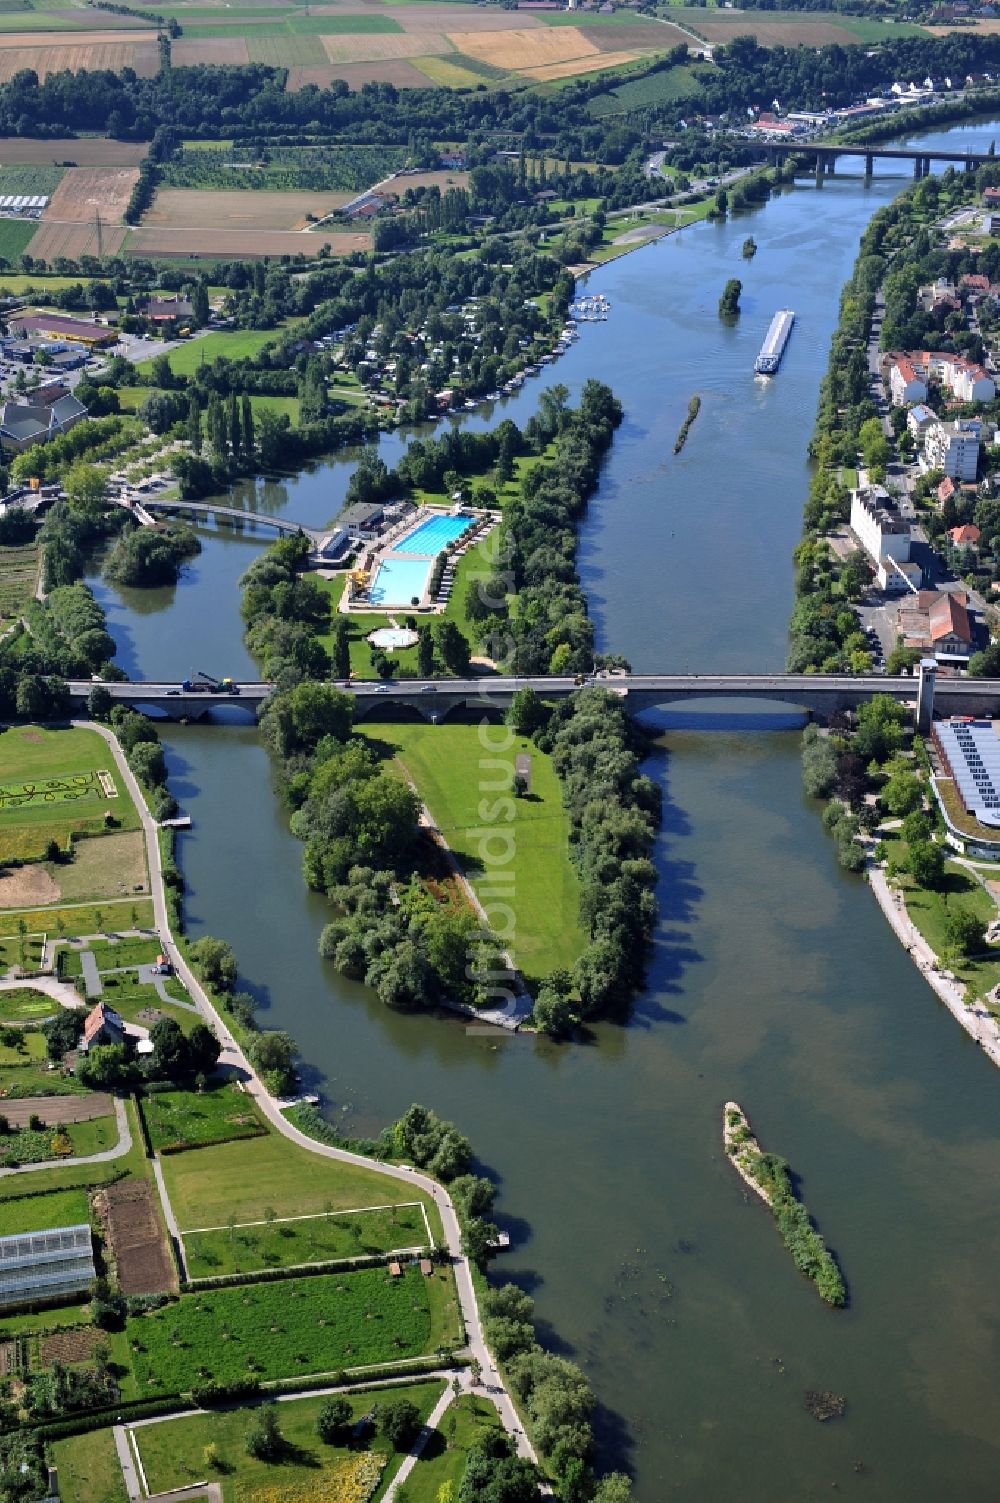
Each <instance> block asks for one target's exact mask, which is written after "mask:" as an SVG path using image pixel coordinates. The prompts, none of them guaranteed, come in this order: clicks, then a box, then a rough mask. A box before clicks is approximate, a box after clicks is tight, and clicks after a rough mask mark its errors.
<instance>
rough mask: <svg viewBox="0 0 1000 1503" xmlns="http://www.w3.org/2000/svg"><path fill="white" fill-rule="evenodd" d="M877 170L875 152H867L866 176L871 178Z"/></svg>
mask: <svg viewBox="0 0 1000 1503" xmlns="http://www.w3.org/2000/svg"><path fill="white" fill-rule="evenodd" d="M874 170H875V156H874V153H873V152H870V151H866V152H865V177H866V178H870V177H871V175H872V173H873V172H874Z"/></svg>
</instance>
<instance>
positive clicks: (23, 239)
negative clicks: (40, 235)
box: [0, 190, 38, 261]
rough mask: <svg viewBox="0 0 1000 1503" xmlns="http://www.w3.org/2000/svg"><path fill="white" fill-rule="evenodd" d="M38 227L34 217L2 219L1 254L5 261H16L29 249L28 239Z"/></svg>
mask: <svg viewBox="0 0 1000 1503" xmlns="http://www.w3.org/2000/svg"><path fill="white" fill-rule="evenodd" d="M3 191H6V190H3ZM37 229H38V224H37V222H36V221H35V220H33V219H0V256H3V258H4V260H5V261H16V260H17V258H18V257H19V256H21V255H23V254H24V252H25V251H26V250H27V248H28V241H29V240H30V239H31V238H32V236H33V235H34V234H35V231H36V230H37Z"/></svg>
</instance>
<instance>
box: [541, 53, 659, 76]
mask: <svg viewBox="0 0 1000 1503" xmlns="http://www.w3.org/2000/svg"><path fill="white" fill-rule="evenodd" d="M641 56H642V54H641V53H640V52H595V53H594V54H593V55H592V56H591V57H571V58H568V59H567V60H566V62H564V63H546V64H545V65H544V67H541V68H522V69H521V70H520V72H521V77H522V78H536V79H538V80H539V82H542V83H545V82H547V81H548V80H549V79H553V78H576V77H577V75H578V74H582V73H597V72H599V71H600V69H601V68H619V67H621V66H622V64H623V63H634V62H635V61H636V60H637V59H638V58H640V57H641Z"/></svg>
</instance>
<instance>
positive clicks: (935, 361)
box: [889, 277, 996, 407]
mask: <svg viewBox="0 0 1000 1503" xmlns="http://www.w3.org/2000/svg"><path fill="white" fill-rule="evenodd" d="M982 281H983V282H984V283H985V286H986V288H987V289H988V288H989V283H988V282H987V281H986V278H985V277H983V278H982ZM932 380H933V381H939V382H940V383H941V385H942V386H943V387H945V388H946V389H947V390H948V391H950V392H951V394H952V396H953V397H957V398H958V400H959V401H960V402H992V400H993V398H994V397H995V396H996V383H995V382H994V380H993V377H992V376H990V375H989V374H988V373H987V372H986V371H985V370H984V369H983V367H982V366H981V365H977V364H976V362H975V361H973V360H966V358H965V356H964V355H954V354H952V353H951V352H950V351H943V352H940V353H938V352H930V351H928V350H911V351H910V352H909V353H908V354H905V355H893V356H891V357H890V368H889V387H890V390H891V392H892V400H893V402H894V403H895V404H896V406H897V407H902V406H904V405H905V404H906V403H908V402H923V401H925V400H926V398H927V384H928V382H929V381H932ZM908 393H912V395H909V394H908Z"/></svg>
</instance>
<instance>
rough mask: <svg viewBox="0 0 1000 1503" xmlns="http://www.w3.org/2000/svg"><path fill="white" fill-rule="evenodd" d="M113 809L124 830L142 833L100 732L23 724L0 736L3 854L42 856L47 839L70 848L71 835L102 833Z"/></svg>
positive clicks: (0, 825) (0, 820)
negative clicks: (106, 818) (106, 817)
mask: <svg viewBox="0 0 1000 1503" xmlns="http://www.w3.org/2000/svg"><path fill="white" fill-rule="evenodd" d="M112 789H113V790H114V791H113V793H112V792H111V791H110V790H112ZM109 809H110V811H111V812H112V814H113V816H114V818H115V820H116V821H117V824H118V827H119V828H124V829H130V830H134V829H137V828H138V824H139V820H138V815H137V814H136V811H135V806H134V804H133V803H132V800H131V798H130V797H129V793H128V790H127V789H126V788H125V787H124V786H123V784H122V779H121V774H120V773H119V772H118V770H117V768H116V767H115V765H114V760H113V758H112V756H111V753H110V751H109V749H108V746H107V743H106V742H105V741H104V740H103V739H102V738H101V737H100V736H98V735H97V733H96V732H95V731H87V730H78V729H76V728H72V729H66V730H46V729H43V728H42V727H41V726H21V725H18V726H11V727H9V728H8V729H7V730H5V731H3V732H2V733H0V834H2V837H3V849H4V854H9V855H18V856H22V857H23V856H31V855H34V856H40V855H41V853H42V850H43V849H44V846H45V844H46V842H47V841H48V840H57V841H58V842H59V844H60V845H62V846H65V845H66V844H67V843H68V840H69V833H70V831H71V830H86V831H90V832H92V833H99V832H100V831H101V830H103V829H104V828H105V820H104V815H105V811H106V810H109Z"/></svg>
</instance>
